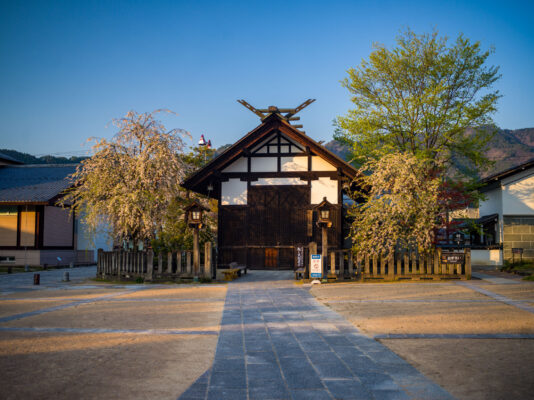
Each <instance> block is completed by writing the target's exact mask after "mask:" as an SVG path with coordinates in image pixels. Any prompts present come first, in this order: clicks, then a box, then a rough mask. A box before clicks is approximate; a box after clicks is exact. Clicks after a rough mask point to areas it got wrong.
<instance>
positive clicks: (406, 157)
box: [349, 153, 440, 255]
mask: <svg viewBox="0 0 534 400" xmlns="http://www.w3.org/2000/svg"><path fill="white" fill-rule="evenodd" d="M428 167H429V166H428V161H427V160H422V159H419V158H417V157H415V156H414V155H412V154H410V153H392V154H386V155H384V156H383V157H381V158H380V159H379V160H374V159H371V160H369V161H368V162H367V163H365V165H364V166H363V167H361V168H360V174H359V175H358V177H357V178H356V182H357V183H358V186H359V187H361V188H364V190H360V191H358V192H357V193H354V197H355V198H358V199H359V200H360V202H358V203H356V204H355V205H354V206H353V207H352V208H351V209H350V210H349V213H350V214H351V216H352V217H353V218H354V222H353V224H352V226H351V237H352V239H353V243H354V246H353V248H354V250H355V252H356V253H363V254H368V255H380V254H386V255H387V254H390V253H392V252H393V251H395V248H396V247H397V246H400V247H402V248H411V249H417V250H419V251H420V252H425V251H427V250H429V249H430V248H432V246H433V244H434V239H435V237H434V227H435V222H436V221H435V218H436V215H437V212H438V207H439V204H438V201H437V200H438V195H439V186H440V179H439V177H435V176H434V177H433V176H429V175H428V173H427V172H428Z"/></svg>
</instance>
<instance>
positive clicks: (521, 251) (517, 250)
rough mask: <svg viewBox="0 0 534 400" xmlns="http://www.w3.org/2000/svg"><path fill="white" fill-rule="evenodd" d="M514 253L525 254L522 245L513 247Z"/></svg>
mask: <svg viewBox="0 0 534 400" xmlns="http://www.w3.org/2000/svg"><path fill="white" fill-rule="evenodd" d="M512 254H523V248H522V247H512Z"/></svg>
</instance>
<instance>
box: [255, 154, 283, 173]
mask: <svg viewBox="0 0 534 400" xmlns="http://www.w3.org/2000/svg"><path fill="white" fill-rule="evenodd" d="M277 170H278V159H277V158H276V157H252V159H251V162H250V171H251V172H276V171H277Z"/></svg>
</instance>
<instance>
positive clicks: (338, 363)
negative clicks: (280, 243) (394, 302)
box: [180, 271, 453, 400]
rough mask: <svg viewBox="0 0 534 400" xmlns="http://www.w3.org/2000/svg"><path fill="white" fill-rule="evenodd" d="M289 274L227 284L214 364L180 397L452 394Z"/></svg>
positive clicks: (269, 274)
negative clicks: (326, 304) (292, 279)
mask: <svg viewBox="0 0 534 400" xmlns="http://www.w3.org/2000/svg"><path fill="white" fill-rule="evenodd" d="M284 278H285V279H287V280H284ZM272 279H282V280H279V281H273V280H272ZM290 279H291V275H290V274H283V273H282V274H281V273H273V272H270V271H265V272H263V271H262V272H259V271H252V272H251V273H250V274H249V276H247V277H245V278H241V279H239V280H238V281H236V282H235V283H232V284H230V285H229V288H228V292H227V297H226V303H225V308H224V313H223V317H222V321H221V331H220V334H219V340H218V344H217V350H216V354H215V360H214V363H213V366H212V368H211V369H210V370H209V371H207V372H206V373H205V374H204V375H203V376H202V377H201V378H199V379H198V380H197V382H195V383H194V384H193V385H192V386H191V387H190V388H189V389H188V390H187V391H186V392H185V393H184V394H183V395H182V396H181V397H180V400H192V399H210V400H211V399H216V400H223V399H232V400H240V399H248V400H252V399H294V400H300V399H303V400H304V399H306V400H314V399H365V400H372V399H376V400H380V399H425V400H426V399H435V400H437V399H452V398H453V397H452V396H451V395H450V394H449V393H447V392H446V391H445V390H444V389H442V388H441V387H439V386H438V385H436V384H435V383H433V382H432V381H430V380H429V379H427V378H426V377H425V376H423V375H422V374H421V373H419V372H418V371H417V370H416V369H415V368H414V367H412V366H411V365H410V364H408V363H407V362H406V361H404V360H403V359H401V358H400V357H398V356H397V355H396V354H395V353H393V352H392V351H391V350H389V349H388V348H386V347H385V346H383V345H381V344H380V343H378V342H376V341H374V340H373V339H370V338H368V337H366V336H364V335H361V334H359V333H358V331H357V330H356V329H355V328H354V326H353V325H351V324H350V323H349V322H347V321H346V320H345V319H344V318H342V317H341V316H340V315H339V314H337V313H335V312H334V311H332V310H330V309H329V308H327V307H325V306H323V305H322V304H320V303H319V302H317V301H316V300H315V299H314V297H313V296H312V295H311V294H309V293H308V291H307V290H306V289H305V288H300V287H297V286H295V285H294V284H293V283H292V282H291V280H290Z"/></svg>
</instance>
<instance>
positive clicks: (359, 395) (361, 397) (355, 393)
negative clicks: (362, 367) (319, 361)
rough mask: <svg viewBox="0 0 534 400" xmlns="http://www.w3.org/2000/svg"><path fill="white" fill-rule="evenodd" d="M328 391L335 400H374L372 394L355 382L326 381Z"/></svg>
mask: <svg viewBox="0 0 534 400" xmlns="http://www.w3.org/2000/svg"><path fill="white" fill-rule="evenodd" d="M325 383H326V386H327V387H328V390H329V391H330V393H331V394H332V396H334V398H335V399H343V400H369V399H371V398H372V396H371V394H370V392H369V391H368V390H367V389H366V388H365V387H364V386H363V385H362V384H361V382H359V381H355V380H352V379H351V380H335V381H331V380H325Z"/></svg>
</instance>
